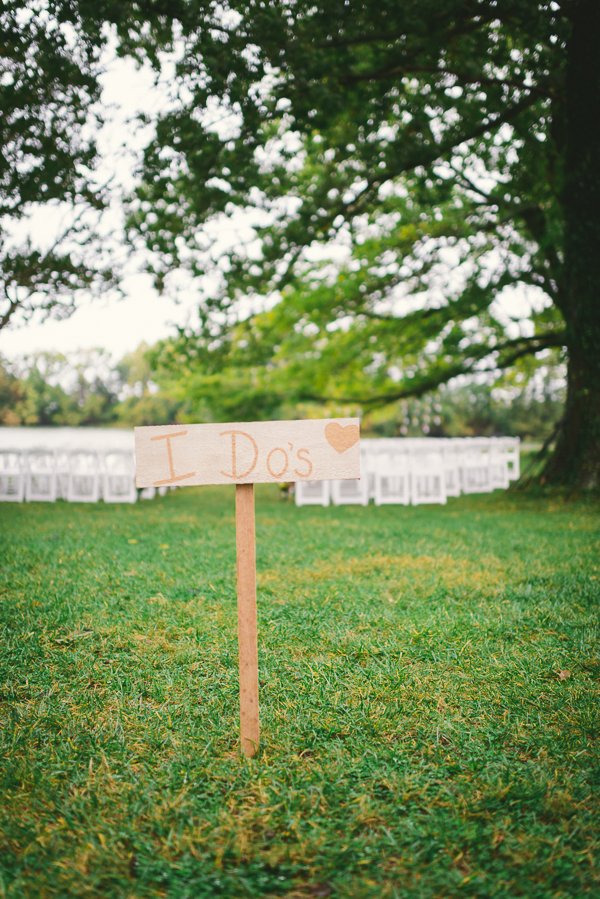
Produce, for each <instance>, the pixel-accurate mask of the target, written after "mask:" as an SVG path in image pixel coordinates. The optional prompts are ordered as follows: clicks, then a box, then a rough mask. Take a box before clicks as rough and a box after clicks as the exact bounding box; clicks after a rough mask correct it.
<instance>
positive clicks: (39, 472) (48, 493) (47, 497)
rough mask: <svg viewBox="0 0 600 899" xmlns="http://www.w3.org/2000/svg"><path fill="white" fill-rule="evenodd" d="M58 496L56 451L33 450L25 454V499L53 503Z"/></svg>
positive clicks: (29, 501)
mask: <svg viewBox="0 0 600 899" xmlns="http://www.w3.org/2000/svg"><path fill="white" fill-rule="evenodd" d="M56 496H57V479H56V453H55V452H54V451H53V450H46V449H38V450H32V451H31V452H29V453H27V455H26V456H25V499H26V500H27V502H28V503H31V502H47V503H53V502H55V501H56Z"/></svg>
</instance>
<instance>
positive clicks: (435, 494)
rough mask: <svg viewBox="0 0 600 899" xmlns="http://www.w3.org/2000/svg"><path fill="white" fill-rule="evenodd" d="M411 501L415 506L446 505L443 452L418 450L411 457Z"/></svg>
mask: <svg viewBox="0 0 600 899" xmlns="http://www.w3.org/2000/svg"><path fill="white" fill-rule="evenodd" d="M410 501H411V503H412V504H413V506H420V505H422V504H423V503H441V504H442V505H445V503H446V476H445V471H444V459H443V456H442V452H441V450H437V451H436V450H427V449H425V448H420V447H419V448H416V447H415V449H414V450H413V452H412V453H411V456H410Z"/></svg>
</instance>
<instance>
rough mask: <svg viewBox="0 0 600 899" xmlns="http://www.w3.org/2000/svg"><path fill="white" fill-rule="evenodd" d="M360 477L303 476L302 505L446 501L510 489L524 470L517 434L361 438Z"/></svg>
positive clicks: (298, 487)
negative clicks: (314, 478) (308, 478)
mask: <svg viewBox="0 0 600 899" xmlns="http://www.w3.org/2000/svg"><path fill="white" fill-rule="evenodd" d="M361 472H362V477H361V478H360V479H357V480H345V481H299V482H297V483H296V487H295V500H296V505H297V506H306V505H320V506H328V505H329V503H330V502H331V503H333V505H336V506H341V505H353V504H358V505H363V506H366V505H368V503H369V501H370V500H371V499H372V500H373V501H374V502H375V505H376V506H381V505H385V504H391V503H393V504H400V505H409V504H410V505H413V506H417V505H421V504H423V503H441V504H444V503H446V501H447V498H448V497H449V496H459V495H460V494H461V493H488V492H491V491H492V490H496V489H498V488H501V489H506V488H507V487H508V485H509V483H510V481H512V480H517V479H518V478H519V475H520V468H519V438H518V437H489V438H484V437H466V438H435V437H424V438H406V437H400V438H383V439H379V440H370V439H364V440H361Z"/></svg>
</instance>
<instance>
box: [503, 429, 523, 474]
mask: <svg viewBox="0 0 600 899" xmlns="http://www.w3.org/2000/svg"><path fill="white" fill-rule="evenodd" d="M498 443H499V444H500V445H501V446H502V449H503V451H504V454H505V456H506V465H507V467H508V480H509V481H518V480H519V478H520V477H521V459H520V449H521V447H520V444H521V441H520V439H519V438H518V437H501V438H500V440H499V441H498Z"/></svg>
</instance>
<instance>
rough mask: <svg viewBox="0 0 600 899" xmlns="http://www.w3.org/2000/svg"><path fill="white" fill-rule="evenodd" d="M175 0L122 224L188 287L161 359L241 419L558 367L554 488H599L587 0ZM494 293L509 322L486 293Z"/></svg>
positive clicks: (599, 331)
mask: <svg viewBox="0 0 600 899" xmlns="http://www.w3.org/2000/svg"><path fill="white" fill-rule="evenodd" d="M177 9H178V8H177V7H175V9H174V15H175V17H179V18H178V28H179V31H178V45H177V46H178V51H179V54H180V63H179V66H178V78H179V80H178V87H179V90H178V95H177V100H176V102H174V103H173V105H172V108H171V109H170V110H169V111H168V112H167V113H166V114H165V115H163V116H162V117H161V118H160V120H159V121H158V123H157V129H156V136H155V139H154V140H153V141H152V143H151V144H150V145H149V146H148V148H147V151H146V154H145V159H144V169H143V183H142V184H141V186H140V188H139V190H138V191H137V197H136V201H135V202H134V203H133V204H132V212H131V217H130V228H131V232H130V234H131V239H132V240H133V241H134V242H136V241H137V240H139V239H141V240H142V241H143V243H144V245H145V247H147V248H148V249H149V250H150V251H151V254H152V261H151V265H150V267H151V269H152V270H153V272H154V274H155V277H156V281H157V284H158V285H159V286H161V287H162V286H163V285H164V284H165V282H167V284H168V283H169V276H170V275H171V274H172V273H174V272H177V273H178V277H181V271H182V269H183V270H186V271H187V272H188V273H189V275H190V276H191V278H193V279H198V284H199V286H200V287H201V288H203V290H204V297H203V301H202V303H201V306H200V315H201V325H200V328H199V330H196V331H192V330H187V331H181V332H180V334H179V337H178V339H175V340H172V341H167V342H166V343H165V345H164V346H163V348H162V353H161V355H160V357H159V358H158V361H159V363H160V364H162V365H164V366H166V367H170V368H171V369H173V370H179V372H180V375H181V378H182V379H183V381H184V382H185V383H186V384H187V386H188V389H189V390H192V391H196V393H197V394H198V395H199V396H204V397H210V396H213V398H214V399H215V401H217V399H218V398H219V397H220V398H221V399H222V398H223V395H225V396H226V397H229V398H230V409H231V411H233V410H237V414H238V415H240V416H241V415H243V414H244V413H245V414H246V415H247V416H248V417H251V416H253V415H256V414H259V413H260V412H261V411H262V413H263V414H268V413H270V414H273V411H274V410H275V409H277V407H278V406H280V404H281V402H282V401H283V400H284V399H287V398H289V397H290V396H294V397H296V398H298V399H307V400H312V401H315V400H316V401H327V400H334V401H338V402H342V403H358V404H360V405H362V406H363V407H364V406H366V407H367V408H368V407H369V406H371V405H373V404H380V403H385V402H390V401H393V400H395V399H399V398H402V397H406V396H410V395H412V396H418V395H420V394H423V393H425V392H427V391H430V390H431V389H433V388H435V387H436V386H437V385H439V384H442V383H445V382H447V381H448V380H450V379H451V378H453V377H456V376H457V375H459V374H473V373H476V372H481V371H501V370H504V369H509V368H512V367H514V366H515V365H519V364H531V363H528V362H525V361H522V360H528V359H531V360H535V359H539V358H540V355H541V354H548V353H554V354H561V353H562V354H563V358H565V359H566V360H567V362H568V365H569V384H570V390H569V394H568V400H567V412H568V415H567V418H568V428H566V427H563V431H565V433H566V432H567V431H568V434H569V437H568V446H567V445H566V444H565V446H564V448H563V450H561V451H560V452H559V453H558V456H559V457H560V456H561V452H562V461H559V463H557V465H558V467H557V468H556V470H555V475H556V477H558V478H559V479H560V478H564V477H567V478H568V477H571V476H573V477H579V476H580V474H581V471H582V467H583V468H584V469H585V471H586V474H585V478H587V482H588V483H593V482H595V481H596V480H597V473H598V458H597V456H598V453H597V450H596V451H594V452H595V453H596V455H595V457H594V458H593V459H592V458H591V456H590V452H592V455H593V451H592V449H591V447H592V444H593V442H594V439H595V438H594V434H595V435H596V436H598V434H597V432H598V422H597V421H596V419H597V414H596V413H594V414H591V404H590V402H589V401H588V400H586V399H585V397H584V399H583V400H582V395H581V384H582V383H583V382H585V385H586V386H585V389H586V390H588V391H589V388H590V385H591V383H592V382H593V381H594V379H598V376H599V373H598V366H597V364H596V362H595V360H594V356H595V355H596V353H595V350H594V346H596V345H597V342H596V339H597V337H599V336H600V325H599V322H598V312H597V301H596V293H595V291H596V288H595V286H594V284H593V278H592V275H591V272H592V271H593V272H596V269H597V268H598V262H597V261H594V254H596V260H597V259H599V258H600V252H599V251H600V248H599V247H598V242H599V233H600V228H599V223H598V215H599V212H598V209H599V208H600V207H598V206H597V205H596V206H595V208H593V207H594V202H595V200H597V199H598V193H599V190H600V189H599V169H598V168H594V167H593V165H592V161H593V160H594V159H596V157H597V156H598V150H597V143H598V142H597V141H595V138H593V134H592V127H593V126H592V125H591V123H592V122H593V120H594V110H597V109H598V107H599V106H600V77H599V71H600V70H599V67H598V63H597V60H596V59H595V58H594V54H595V56H596V57H597V56H598V54H597V53H596V51H595V50H594V46H593V45H594V40H592V39H591V38H590V35H597V34H598V33H599V29H600V19H599V12H598V5H597V4H595V3H591V2H587V0H580V2H578V0H563V2H560V3H559V2H549V3H546V2H536V3H530V2H522V0H489V2H487V0H449V2H447V0H443V2H442V0H424V2H419V3H413V2H402V3H398V2H393V3H391V2H386V0H383V2H381V3H377V4H372V3H367V2H361V0H343V2H338V0H323V2H321V3H320V4H318V5H316V6H315V5H314V4H312V3H306V2H302V0H300V2H293V3H289V2H286V3H268V4H267V3H256V2H232V3H229V4H227V5H225V6H222V5H218V6H217V5H209V6H207V5H205V4H201V3H194V2H187V3H182V4H181V7H180V10H181V12H177ZM582 179H583V180H582ZM582 185H583V186H582ZM592 198H593V199H592ZM242 210H243V212H244V215H245V219H244V222H246V223H247V225H248V226H249V227H251V229H252V230H251V238H252V239H250V240H248V239H246V240H241V239H236V236H235V230H236V223H237V222H239V221H241V219H240V218H239V216H240V215H241V214H242V213H241V211H242ZM227 220H228V221H229V223H230V228H231V238H230V240H229V245H228V246H227V247H226V248H224V246H223V239H222V236H221V232H220V231H219V229H218V227H217V224H218V223H220V226H221V229H222V228H223V221H227ZM583 222H586V225H585V227H584V226H583ZM584 259H585V260H587V262H586V263H585V264H584V263H583V260H584ZM590 266H591V269H590ZM596 283H597V281H596ZM510 288H518V289H519V290H520V291H521V294H522V295H525V296H528V297H529V298H530V299H531V310H530V311H529V314H524V313H523V312H521V313H520V315H518V316H516V317H515V316H512V317H511V316H510V315H508V314H507V312H506V310H505V309H503V307H502V304H499V303H498V297H499V296H500V294H501V293H502V292H503V291H504V292H506V291H507V290H508V289H510ZM525 291H528V293H525ZM584 310H585V312H584ZM575 368H577V371H578V373H577V375H575ZM575 381H576V382H577V384H578V385H579V386H577V387H575V386H574V385H575ZM221 408H222V404H221ZM592 420H593V421H596V424H593V425H592V424H591V422H592ZM563 442H564V441H563ZM596 445H597V441H596ZM559 448H560V440H559ZM586 454H587V455H586ZM567 457H568V458H567ZM567 463H568V464H567ZM567 468H569V471H570V474H568V473H567ZM577 472H579V474H577Z"/></svg>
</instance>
